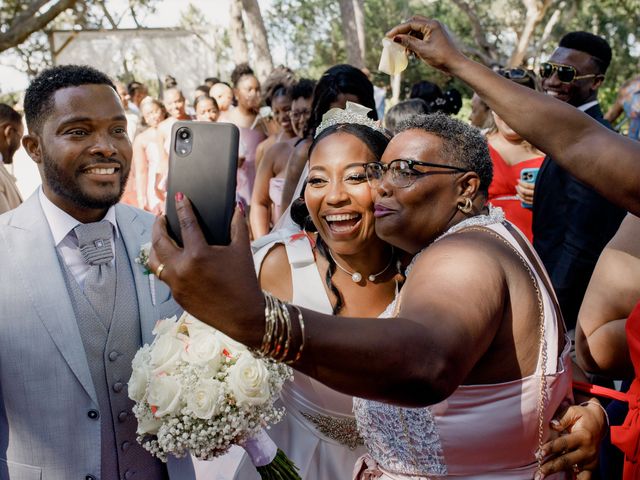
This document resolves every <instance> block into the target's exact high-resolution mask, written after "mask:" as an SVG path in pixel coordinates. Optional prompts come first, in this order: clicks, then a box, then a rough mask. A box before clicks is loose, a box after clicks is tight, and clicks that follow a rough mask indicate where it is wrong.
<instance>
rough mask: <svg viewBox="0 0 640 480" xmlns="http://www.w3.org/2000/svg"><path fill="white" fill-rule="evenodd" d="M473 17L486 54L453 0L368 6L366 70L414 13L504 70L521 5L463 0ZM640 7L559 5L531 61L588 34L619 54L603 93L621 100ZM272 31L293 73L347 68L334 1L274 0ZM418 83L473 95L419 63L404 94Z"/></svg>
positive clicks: (634, 54) (380, 77)
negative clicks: (567, 38) (570, 37)
mask: <svg viewBox="0 0 640 480" xmlns="http://www.w3.org/2000/svg"><path fill="white" fill-rule="evenodd" d="M464 3H466V4H467V5H469V7H470V11H471V12H472V14H473V15H475V17H476V19H477V21H478V23H479V25H480V27H481V30H482V32H481V33H482V37H483V38H484V39H485V42H486V45H487V46H486V48H485V49H484V50H483V48H482V47H481V46H480V45H479V44H478V41H477V38H476V36H475V35H474V30H473V26H472V22H471V19H470V17H469V16H468V15H467V14H466V13H465V12H464V11H463V10H461V9H460V8H459V7H458V6H457V5H456V4H455V3H454V0H366V1H365V2H364V6H365V30H366V44H367V47H366V55H365V63H366V65H367V66H368V67H369V69H370V70H371V71H374V72H375V70H376V67H377V63H378V60H379V55H380V50H381V46H380V41H381V39H382V37H383V35H384V34H385V33H386V32H387V31H388V29H390V28H391V27H393V26H394V25H396V24H397V23H399V22H400V21H402V20H404V19H406V18H407V17H409V16H410V15H412V14H421V15H425V16H428V17H431V18H437V19H438V20H440V21H441V22H443V23H444V24H445V25H447V26H448V27H449V29H450V31H451V32H452V33H453V35H454V36H455V37H456V39H457V40H458V42H459V43H460V45H461V46H463V50H464V51H465V52H466V53H467V54H468V55H471V56H472V57H475V58H476V59H478V58H480V57H479V56H478V53H485V54H487V52H488V56H489V57H491V58H493V60H494V61H495V62H496V63H500V64H504V63H506V61H507V59H508V58H509V56H510V55H511V52H512V50H513V48H514V46H515V44H516V42H517V38H518V33H519V32H520V31H521V30H522V28H523V25H524V21H525V11H526V9H525V6H524V4H523V1H522V0H494V1H491V2H488V1H486V0H465V2H464ZM559 8H560V9H561V15H560V17H559V21H558V23H557V24H556V25H555V27H554V28H553V29H552V30H551V34H550V35H549V37H548V38H546V39H544V40H545V41H544V44H540V43H541V39H542V36H543V32H544V29H545V27H546V26H547V23H548V22H549V20H550V19H551V18H552V16H553V14H554V12H555V11H556V10H557V9H559ZM639 16H640V0H564V1H562V0H554V2H553V3H552V4H551V6H550V8H549V9H548V11H547V12H546V14H545V15H544V17H543V18H542V20H541V21H540V22H539V23H538V25H537V26H536V29H535V31H534V35H533V37H532V41H531V45H530V46H529V51H528V52H527V56H526V58H527V59H528V62H529V64H536V63H537V62H538V61H539V58H538V56H539V55H540V56H541V57H545V56H547V55H549V54H550V53H551V52H552V51H553V49H554V48H555V46H556V45H557V43H558V41H559V39H560V37H561V36H562V35H563V34H564V33H566V32H568V31H572V30H587V31H591V32H593V33H596V34H598V35H602V36H603V37H605V38H606V39H607V40H608V41H609V43H610V44H611V47H612V49H613V51H614V59H613V62H612V64H611V67H610V68H609V72H608V74H607V80H606V82H605V84H604V85H603V87H602V88H601V90H600V96H601V100H602V102H603V104H604V105H605V107H606V106H608V105H609V104H611V103H612V102H613V100H614V99H615V96H616V93H617V89H618V86H619V85H620V84H621V83H622V82H623V81H624V80H626V79H628V78H630V77H631V76H633V75H634V74H635V73H636V72H637V71H638V67H639V65H640V60H639V56H640V45H639V44H638V42H639V41H640V40H639V39H640V30H639V28H640V27H639V26H638V25H639V23H638V18H639ZM266 24H267V28H268V30H269V33H270V41H271V42H272V45H280V46H281V47H282V48H283V49H284V50H285V51H286V52H287V61H288V64H289V66H291V67H293V68H297V69H298V70H299V71H300V73H301V74H303V75H311V76H316V77H317V76H318V74H320V73H321V72H322V71H324V70H325V69H326V68H328V67H329V66H331V65H334V64H336V63H340V62H343V61H345V59H346V53H345V45H344V40H343V38H342V33H341V29H340V11H339V8H338V2H336V1H331V0H274V1H273V3H272V7H271V9H270V11H269V12H267V14H266ZM419 80H429V81H432V82H435V83H437V84H438V85H440V86H441V87H442V88H449V87H451V86H453V87H456V88H458V89H459V90H461V91H463V92H464V93H466V94H468V95H469V94H470V93H471V92H470V91H469V89H468V88H467V87H466V86H465V85H462V84H460V82H458V81H457V80H452V79H450V78H449V77H447V76H446V75H444V74H442V73H440V72H436V71H435V70H434V69H431V68H428V67H426V66H425V65H424V64H422V63H421V62H418V61H416V60H413V61H412V62H411V63H410V66H409V68H408V69H407V70H406V71H405V73H404V74H403V82H402V93H403V95H402V96H404V95H406V94H407V93H408V90H409V88H410V86H411V85H412V84H413V83H415V82H417V81H419ZM374 82H375V83H378V84H387V83H388V77H386V75H384V74H376V73H374Z"/></svg>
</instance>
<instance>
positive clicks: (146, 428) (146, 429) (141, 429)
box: [136, 415, 162, 435]
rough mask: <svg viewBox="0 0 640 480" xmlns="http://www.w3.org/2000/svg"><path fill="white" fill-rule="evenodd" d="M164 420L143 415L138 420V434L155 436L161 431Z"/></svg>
mask: <svg viewBox="0 0 640 480" xmlns="http://www.w3.org/2000/svg"><path fill="white" fill-rule="evenodd" d="M161 425H162V420H160V419H159V418H156V417H154V416H153V415H142V416H141V417H140V418H138V429H137V430H136V433H137V434H138V435H145V434H149V435H155V434H156V433H158V430H160V426H161Z"/></svg>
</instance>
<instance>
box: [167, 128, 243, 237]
mask: <svg viewBox="0 0 640 480" xmlns="http://www.w3.org/2000/svg"><path fill="white" fill-rule="evenodd" d="M239 136H240V133H239V131H238V128H237V127H236V126H235V125H233V124H231V123H213V122H194V121H178V122H176V123H174V124H173V127H172V129H171V145H170V147H169V148H170V150H169V178H168V182H167V204H166V215H167V223H168V230H169V235H171V237H172V238H173V239H174V240H175V241H176V243H177V244H178V245H180V246H182V237H181V235H180V223H179V221H178V215H177V213H176V205H175V194H176V193H177V192H182V193H183V194H184V195H185V196H187V197H188V198H189V200H190V201H191V204H192V205H193V210H194V212H195V214H196V217H197V219H198V223H199V224H200V228H202V231H203V233H204V236H205V238H206V240H207V243H208V244H209V245H228V244H229V242H230V241H231V236H230V227H231V217H232V216H233V211H234V208H235V204H236V171H237V169H238V140H239Z"/></svg>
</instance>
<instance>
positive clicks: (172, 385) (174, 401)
mask: <svg viewBox="0 0 640 480" xmlns="http://www.w3.org/2000/svg"><path fill="white" fill-rule="evenodd" d="M181 393H182V385H181V384H180V381H179V380H178V379H177V378H176V377H174V376H172V375H156V376H155V377H152V378H151V382H150V383H149V392H148V395H147V402H149V405H150V406H151V411H152V412H153V414H154V415H155V416H156V417H157V418H160V417H163V416H164V415H168V414H171V413H174V412H176V411H177V410H178V409H179V408H180V394H181Z"/></svg>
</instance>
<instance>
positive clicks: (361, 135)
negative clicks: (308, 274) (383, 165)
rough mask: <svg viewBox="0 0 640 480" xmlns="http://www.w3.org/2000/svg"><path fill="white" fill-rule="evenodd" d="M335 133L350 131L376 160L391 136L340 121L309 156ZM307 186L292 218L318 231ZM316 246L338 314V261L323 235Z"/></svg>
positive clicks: (306, 228) (323, 134)
mask: <svg viewBox="0 0 640 480" xmlns="http://www.w3.org/2000/svg"><path fill="white" fill-rule="evenodd" d="M334 133H348V134H349V135H353V136H354V137H356V138H357V139H358V140H360V141H361V142H362V143H364V144H365V145H366V146H367V148H368V149H369V151H370V152H371V153H372V155H373V157H374V159H375V160H376V161H378V160H380V158H381V157H382V154H383V153H384V150H385V148H387V145H388V144H389V138H388V137H387V136H386V135H385V134H383V133H382V132H379V131H377V130H374V129H372V128H370V127H367V126H366V125H360V124H358V123H340V124H338V125H333V126H331V127H328V128H327V129H326V130H323V131H322V132H321V133H320V135H318V136H317V137H316V138H315V139H314V140H313V142H312V143H311V146H310V147H309V158H311V153H312V152H313V150H314V148H315V147H316V145H317V144H318V143H319V142H320V141H321V140H322V139H324V138H326V137H328V136H330V135H332V134H334ZM306 186H307V183H306V182H305V183H304V185H303V186H302V190H301V192H300V196H299V197H298V198H296V199H295V200H294V201H293V202H292V203H291V219H292V220H293V221H294V222H296V223H297V224H298V225H299V226H300V228H301V229H302V230H304V231H306V232H317V231H318V229H317V228H316V226H315V224H314V223H313V220H311V216H310V215H309V210H308V209H307V205H306V203H305V202H304V191H305V188H306ZM316 248H317V249H318V251H319V252H320V254H321V255H322V256H323V257H324V258H325V259H326V260H327V262H328V263H329V268H328V270H327V274H326V276H325V283H326V284H327V287H328V288H329V290H330V291H331V293H333V294H334V295H335V297H336V303H335V305H334V306H333V314H334V315H337V314H338V313H340V310H342V308H343V307H344V299H343V298H342V294H341V293H340V290H338V288H337V287H336V286H335V285H334V283H333V280H332V279H333V274H334V273H335V272H336V263H335V262H334V261H333V258H332V257H331V255H330V254H329V247H328V246H327V244H326V243H325V242H324V240H322V237H321V236H320V235H318V238H317V240H316Z"/></svg>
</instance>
